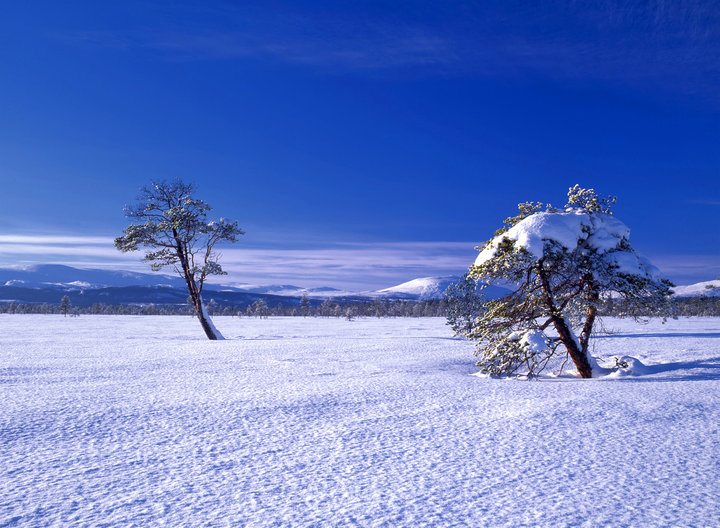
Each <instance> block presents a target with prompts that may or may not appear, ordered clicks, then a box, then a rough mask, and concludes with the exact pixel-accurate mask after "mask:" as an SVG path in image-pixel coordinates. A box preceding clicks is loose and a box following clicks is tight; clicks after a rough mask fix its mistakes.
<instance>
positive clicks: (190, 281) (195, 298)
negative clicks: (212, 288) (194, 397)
mask: <svg viewBox="0 0 720 528" xmlns="http://www.w3.org/2000/svg"><path fill="white" fill-rule="evenodd" d="M194 192H195V186H194V185H193V184H188V183H184V182H182V181H181V180H174V181H172V182H164V181H163V182H152V184H151V185H150V186H149V187H143V188H142V189H141V194H140V197H139V203H138V204H137V205H136V206H135V207H129V206H128V207H125V214H126V216H127V217H128V218H133V219H138V220H139V221H140V222H141V223H137V224H130V225H129V226H128V227H126V228H125V229H124V231H123V232H124V233H125V234H124V235H123V236H121V237H118V238H116V239H115V247H116V248H118V249H119V250H120V251H123V252H125V251H137V250H139V249H141V248H148V249H147V252H146V253H145V258H144V260H147V261H148V262H150V267H151V268H152V270H153V271H159V270H161V269H162V268H163V267H165V266H172V267H173V268H174V269H175V271H176V272H177V273H178V274H179V275H180V276H181V277H182V278H183V279H185V284H186V286H187V289H188V293H189V294H190V299H191V302H192V306H193V308H194V310H195V314H196V315H197V317H198V319H199V320H200V324H201V325H202V328H203V330H204V331H205V335H207V337H208V339H223V336H222V334H221V333H220V332H219V331H218V330H217V328H215V325H213V323H212V320H211V319H210V316H209V315H208V313H207V310H206V309H205V306H204V304H203V300H202V290H203V286H204V284H205V279H207V277H208V276H210V275H225V272H224V271H223V269H222V267H221V266H220V264H219V262H218V255H217V253H216V252H215V251H214V249H215V245H216V244H217V243H219V242H231V243H234V242H237V237H238V235H242V234H244V233H243V231H241V230H240V229H239V228H238V225H237V222H233V221H228V220H225V219H223V218H221V219H220V220H219V221H208V219H207V213H208V211H210V210H211V209H212V208H211V207H210V205H208V204H207V203H206V202H204V201H203V200H198V199H197V198H194V197H193V193H194Z"/></svg>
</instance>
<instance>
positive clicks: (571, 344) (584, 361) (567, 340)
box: [538, 261, 592, 378]
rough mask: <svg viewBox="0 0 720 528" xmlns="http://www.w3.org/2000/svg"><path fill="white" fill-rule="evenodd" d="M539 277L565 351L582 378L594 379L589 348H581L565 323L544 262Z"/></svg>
mask: <svg viewBox="0 0 720 528" xmlns="http://www.w3.org/2000/svg"><path fill="white" fill-rule="evenodd" d="M538 276H539V277H540V281H541V283H542V288H543V293H544V294H545V305H546V306H547V308H548V310H549V311H550V319H551V320H552V323H553V326H554V327H555V331H557V333H558V337H560V341H562V344H563V345H565V349H566V350H567V351H568V354H569V355H570V359H572V361H573V363H574V364H575V368H576V369H577V371H578V374H580V377H581V378H592V367H591V366H590V362H589V361H588V357H587V347H583V348H581V347H580V344H579V343H578V342H577V340H576V339H575V336H573V334H572V331H571V330H570V327H569V326H568V325H567V323H566V322H565V318H564V317H563V316H562V313H561V312H560V310H558V308H557V306H556V305H555V301H554V299H553V294H552V289H551V288H550V282H549V281H548V279H547V276H546V275H545V270H544V269H543V267H542V261H541V262H540V264H539V265H538ZM591 326H592V323H591Z"/></svg>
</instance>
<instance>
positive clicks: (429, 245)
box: [0, 235, 475, 289]
mask: <svg viewBox="0 0 720 528" xmlns="http://www.w3.org/2000/svg"><path fill="white" fill-rule="evenodd" d="M241 244H242V242H241V243H240V245H238V246H233V247H227V248H223V249H221V251H220V252H221V255H222V258H221V263H222V264H223V267H224V268H225V270H226V271H227V272H228V275H227V276H224V277H218V278H216V280H215V282H225V283H239V282H254V283H266V284H267V283H278V282H282V283H296V284H298V285H299V286H304V287H312V286H333V287H338V288H353V289H371V288H380V287H387V286H391V285H393V284H396V283H399V282H404V281H406V280H410V279H413V278H416V277H419V276H430V275H447V274H457V273H462V272H463V271H464V270H465V269H466V268H467V266H468V265H469V264H470V263H471V262H472V260H473V258H474V253H475V252H474V250H473V246H474V245H475V244H474V243H473V242H399V243H388V242H381V243H347V242H338V243H329V244H325V245H324V246H322V247H313V248H312V249H297V248H294V249H287V248H284V247H272V248H262V247H260V248H259V247H253V248H247V247H245V248H244V247H242V246H241ZM141 259H142V252H137V253H121V252H119V251H117V250H116V249H115V248H114V247H113V245H112V238H109V237H107V238H106V237H82V236H54V235H3V236H0V266H12V265H18V264H24V265H26V264H43V263H58V264H66V265H70V266H78V267H104V268H108V267H111V268H118V269H130V270H134V271H148V269H149V268H148V265H147V264H146V263H144V262H142V261H141Z"/></svg>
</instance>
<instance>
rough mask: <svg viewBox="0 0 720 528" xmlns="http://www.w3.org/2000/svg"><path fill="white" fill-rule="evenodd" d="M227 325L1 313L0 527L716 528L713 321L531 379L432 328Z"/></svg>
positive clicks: (717, 388) (619, 337)
mask: <svg viewBox="0 0 720 528" xmlns="http://www.w3.org/2000/svg"><path fill="white" fill-rule="evenodd" d="M216 324H217V326H218V327H219V328H220V329H221V331H222V332H223V333H224V334H225V335H226V337H228V338H229V339H228V340H227V341H221V342H210V341H207V340H205V339H204V337H203V335H202V331H201V329H200V326H199V324H198V323H197V321H195V320H193V319H191V318H189V317H142V316H138V317H121V316H82V317H80V318H63V317H61V316H32V315H0V409H1V410H2V412H1V413H0V526H38V527H40V526H42V527H45V526H74V527H75V526H77V527H82V526H121V527H129V526H188V527H199V526H293V527H296V526H300V527H303V526H318V527H325V526H387V527H393V528H395V527H421V526H433V527H435V526H438V527H444V526H472V527H481V526H514V527H515V526H548V527H560V526H637V527H647V526H673V527H676V526H708V527H717V526H720V499H719V498H718V495H719V493H720V484H719V483H720V346H719V345H720V319H710V318H695V319H683V320H680V321H669V322H668V323H667V324H665V325H661V324H660V323H659V322H652V323H651V324H649V325H646V326H637V325H636V324H635V323H633V322H631V321H617V320H611V321H608V323H607V326H608V328H609V329H613V330H614V331H615V332H616V333H614V334H612V335H606V336H604V337H600V338H599V339H597V340H596V350H595V353H596V355H598V356H600V357H609V356H612V355H630V356H635V357H637V358H639V359H641V360H642V361H643V362H644V363H645V364H647V365H649V368H648V369H647V373H646V374H644V375H642V376H635V377H622V378H612V379H610V378H606V379H599V380H575V379H568V378H560V379H554V380H553V379H546V380H542V381H538V382H528V381H517V380H494V379H487V378H479V377H476V376H471V374H472V373H473V372H475V370H476V369H475V368H474V366H473V363H474V358H473V356H472V349H473V345H472V344H471V343H468V342H466V341H461V340H456V339H453V338H452V337H451V332H450V331H449V329H448V328H447V327H446V326H445V325H444V321H443V320H441V319H389V320H375V319H370V320H356V321H345V320H335V319H302V318H290V319H269V320H256V319H245V318H243V319H239V320H238V319H229V318H216Z"/></svg>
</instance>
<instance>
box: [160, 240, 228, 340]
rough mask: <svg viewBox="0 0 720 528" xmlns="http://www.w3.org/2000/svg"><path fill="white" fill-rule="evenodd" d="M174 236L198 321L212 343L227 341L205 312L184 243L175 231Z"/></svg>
mask: <svg viewBox="0 0 720 528" xmlns="http://www.w3.org/2000/svg"><path fill="white" fill-rule="evenodd" d="M173 234H174V236H175V241H176V242H177V246H176V248H175V252H176V254H177V256H178V260H179V261H180V267H181V268H182V271H183V278H184V279H185V283H186V284H187V289H188V293H189V294H190V298H191V299H192V304H193V308H195V315H197V318H198V321H200V326H202V329H203V331H204V332H205V335H206V336H207V338H208V339H210V340H211V341H216V340H218V339H225V338H224V337H223V335H222V334H221V333H220V332H219V331H218V329H217V328H215V325H214V324H213V323H212V320H211V319H210V316H209V315H208V313H207V311H206V310H205V306H204V305H203V302H202V297H200V293H199V292H198V288H197V285H196V284H195V278H194V276H193V275H192V273H191V272H190V266H189V264H188V262H187V259H186V258H185V253H184V251H183V244H182V241H181V240H180V238H179V237H178V235H177V233H176V232H175V231H173Z"/></svg>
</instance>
